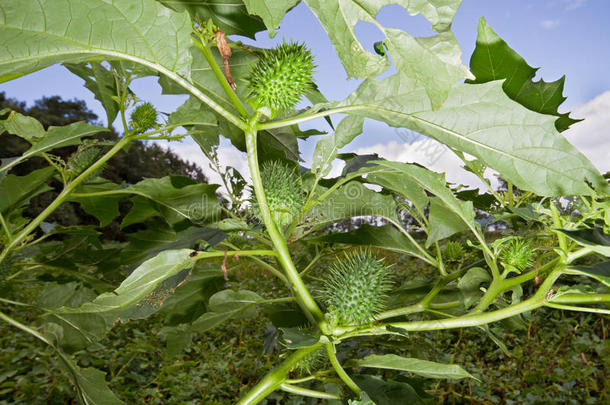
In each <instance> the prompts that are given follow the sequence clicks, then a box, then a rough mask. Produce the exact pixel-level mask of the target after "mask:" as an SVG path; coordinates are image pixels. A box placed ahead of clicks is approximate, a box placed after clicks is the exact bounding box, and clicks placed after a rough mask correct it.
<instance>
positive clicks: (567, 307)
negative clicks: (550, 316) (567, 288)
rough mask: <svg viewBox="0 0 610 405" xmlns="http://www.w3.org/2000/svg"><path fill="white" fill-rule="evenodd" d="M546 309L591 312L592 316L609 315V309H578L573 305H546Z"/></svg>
mask: <svg viewBox="0 0 610 405" xmlns="http://www.w3.org/2000/svg"><path fill="white" fill-rule="evenodd" d="M546 306H547V307H551V308H555V309H563V310H566V311H578V312H591V313H594V314H605V315H610V309H603V308H588V307H578V306H574V305H562V304H553V303H548V304H546Z"/></svg>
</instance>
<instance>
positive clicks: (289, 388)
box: [280, 383, 341, 399]
mask: <svg viewBox="0 0 610 405" xmlns="http://www.w3.org/2000/svg"><path fill="white" fill-rule="evenodd" d="M280 389H281V390H282V391H286V392H289V393H291V394H296V395H301V396H304V397H310V398H320V399H341V397H340V396H338V395H335V394H329V393H327V392H320V391H314V390H310V389H307V388H303V387H297V386H296V385H290V384H286V383H284V384H282V385H280Z"/></svg>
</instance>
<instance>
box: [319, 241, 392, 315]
mask: <svg viewBox="0 0 610 405" xmlns="http://www.w3.org/2000/svg"><path fill="white" fill-rule="evenodd" d="M389 289H390V280H389V274H388V268H387V266H384V265H383V262H382V261H381V260H379V259H377V258H376V257H374V256H373V255H372V254H371V252H370V251H368V250H363V251H360V252H356V253H351V254H346V255H345V257H342V258H340V259H338V260H337V262H336V264H335V265H334V266H333V267H332V268H331V269H330V270H329V273H328V275H327V278H326V280H325V283H324V289H323V293H322V295H323V297H324V301H325V302H326V304H327V305H328V314H329V319H330V320H331V322H332V323H333V324H341V325H346V324H356V325H361V324H366V323H369V322H372V320H373V319H374V317H375V315H376V314H378V313H379V312H381V311H382V310H383V309H384V301H385V298H386V297H385V295H386V293H387V292H388V291H389Z"/></svg>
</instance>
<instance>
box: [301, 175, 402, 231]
mask: <svg viewBox="0 0 610 405" xmlns="http://www.w3.org/2000/svg"><path fill="white" fill-rule="evenodd" d="M318 189H320V192H323V191H324V187H321V186H320V187H318ZM306 215H307V216H306V218H305V221H304V224H303V226H305V227H311V226H313V227H320V226H323V225H326V224H329V223H334V222H337V221H339V220H341V219H345V218H351V217H357V216H366V215H370V216H376V217H382V218H387V219H390V220H393V221H398V217H397V216H396V202H395V201H394V199H393V198H392V196H389V195H383V194H381V193H377V192H375V191H373V190H371V189H369V188H367V187H365V186H364V185H362V184H361V183H359V182H357V181H350V182H348V183H346V184H344V185H343V186H341V187H339V188H338V189H337V190H335V191H333V192H332V193H330V195H329V196H328V197H327V198H326V199H324V200H323V201H322V202H320V203H319V204H318V205H316V206H315V207H313V208H312V209H311V210H310V211H309V212H307V214H306Z"/></svg>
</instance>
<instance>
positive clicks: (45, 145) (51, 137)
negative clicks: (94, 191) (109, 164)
mask: <svg viewBox="0 0 610 405" xmlns="http://www.w3.org/2000/svg"><path fill="white" fill-rule="evenodd" d="M0 5H1V4H0ZM105 130H106V129H105V128H103V127H100V126H97V125H90V124H87V123H86V122H83V121H79V122H75V123H73V124H70V125H65V126H63V127H50V128H49V129H48V131H47V132H46V134H45V135H44V136H43V137H41V138H36V140H32V141H30V142H31V144H32V146H31V147H30V148H29V149H28V150H26V151H25V152H24V153H23V155H21V156H20V157H19V158H17V159H15V160H12V161H10V162H9V163H8V164H6V165H3V166H2V167H0V172H3V171H6V170H9V169H10V168H11V167H13V166H15V165H18V164H19V163H21V162H22V161H24V160H26V159H29V158H31V157H33V156H39V155H40V154H42V153H44V152H48V151H50V150H52V149H56V148H63V147H64V146H73V145H79V144H80V143H81V138H84V137H87V136H93V135H95V134H98V133H100V132H103V131H105Z"/></svg>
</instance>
